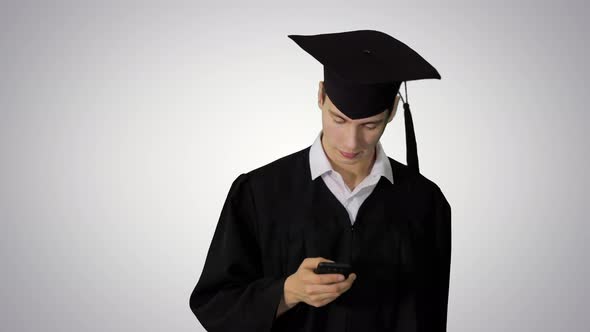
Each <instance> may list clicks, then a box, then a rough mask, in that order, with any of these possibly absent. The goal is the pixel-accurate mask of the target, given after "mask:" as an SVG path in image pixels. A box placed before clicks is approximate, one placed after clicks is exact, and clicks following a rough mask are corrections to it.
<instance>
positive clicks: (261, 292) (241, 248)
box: [190, 174, 285, 332]
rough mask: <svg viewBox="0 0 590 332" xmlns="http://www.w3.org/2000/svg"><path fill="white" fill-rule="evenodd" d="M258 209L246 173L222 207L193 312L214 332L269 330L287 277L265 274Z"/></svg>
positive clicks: (194, 295) (193, 296) (192, 304)
mask: <svg viewBox="0 0 590 332" xmlns="http://www.w3.org/2000/svg"><path fill="white" fill-rule="evenodd" d="M256 227H257V226H256V210H255V203H254V200H253V197H252V192H251V190H250V187H249V181H248V175H247V174H241V175H240V176H238V178H237V179H236V180H235V181H234V182H233V184H232V185H231V188H230V190H229V193H228V196H227V199H226V201H225V203H224V205H223V209H222V211H221V216H220V218H219V221H218V223H217V226H216V229H215V232H214V235H213V239H212V241H211V245H210V247H209V251H208V253H207V257H206V260H205V265H204V267H203V272H202V274H201V276H200V278H199V281H198V282H197V285H196V286H195V288H194V290H193V292H192V294H191V296H190V308H191V310H192V311H193V313H194V314H195V316H196V317H197V319H198V320H199V322H201V324H202V325H203V327H205V329H207V331H210V332H216V331H226V332H230V331H270V330H271V328H272V324H273V322H274V319H275V314H276V310H277V307H278V304H279V301H280V299H281V296H282V294H283V285H284V281H285V277H268V276H264V275H263V269H262V261H261V254H260V249H259V245H258V242H257V235H256Z"/></svg>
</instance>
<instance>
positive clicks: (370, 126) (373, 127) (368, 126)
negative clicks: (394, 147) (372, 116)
mask: <svg viewBox="0 0 590 332" xmlns="http://www.w3.org/2000/svg"><path fill="white" fill-rule="evenodd" d="M365 127H366V128H367V129H369V130H373V129H375V128H377V126H375V125H372V124H369V125H365Z"/></svg>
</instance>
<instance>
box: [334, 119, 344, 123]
mask: <svg viewBox="0 0 590 332" xmlns="http://www.w3.org/2000/svg"><path fill="white" fill-rule="evenodd" d="M333 119H334V122H336V123H344V120H343V119H340V118H333Z"/></svg>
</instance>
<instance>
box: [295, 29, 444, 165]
mask: <svg viewBox="0 0 590 332" xmlns="http://www.w3.org/2000/svg"><path fill="white" fill-rule="evenodd" d="M288 37H289V38H291V39H292V40H293V41H294V42H295V43H297V45H299V46H300V47H301V48H302V49H303V50H305V51H306V52H307V53H309V54H310V55H311V56H313V57H314V58H315V59H316V60H318V61H319V62H320V63H321V64H322V65H323V66H324V88H325V90H326V94H327V95H328V96H329V97H330V100H331V101H332V102H333V103H334V105H336V107H338V109H339V110H340V111H341V112H342V113H344V114H345V115H346V116H348V117H349V118H351V119H362V118H366V117H370V116H373V115H376V114H379V113H381V112H383V111H385V110H386V109H387V108H389V107H390V106H392V105H393V102H394V100H395V95H396V94H397V93H398V92H399V88H400V86H401V83H402V82H403V83H404V88H405V92H406V99H405V100H404V98H403V97H402V96H401V93H400V97H401V99H402V101H403V103H404V104H403V105H404V119H405V130H406V158H407V163H408V166H409V167H411V168H413V169H415V170H416V172H418V171H419V167H418V152H417V149H416V136H415V134H414V125H413V123H412V115H411V113H410V105H409V104H408V94H407V87H406V82H407V81H412V80H420V79H426V78H436V79H440V74H439V73H438V71H437V70H436V69H435V68H434V67H433V66H432V65H430V64H429V63H428V62H427V61H426V60H424V58H422V56H420V55H419V54H418V53H416V52H415V51H414V50H412V49H411V48H410V47H408V46H407V45H406V44H404V43H402V42H401V41H399V40H397V39H395V38H393V37H391V36H390V35H388V34H386V33H383V32H380V31H375V30H356V31H346V32H338V33H326V34H318V35H308V36H303V35H288Z"/></svg>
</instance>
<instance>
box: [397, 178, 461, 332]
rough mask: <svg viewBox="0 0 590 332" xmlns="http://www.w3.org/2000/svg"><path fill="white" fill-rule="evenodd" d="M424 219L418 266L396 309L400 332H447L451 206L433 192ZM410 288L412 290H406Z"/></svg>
mask: <svg viewBox="0 0 590 332" xmlns="http://www.w3.org/2000/svg"><path fill="white" fill-rule="evenodd" d="M431 202H432V205H431V209H430V211H429V213H428V217H427V218H426V220H425V222H426V228H427V234H428V236H427V237H426V241H425V242H423V243H420V244H419V249H417V250H418V252H419V256H420V257H421V259H420V263H419V264H417V265H416V271H415V273H412V274H411V276H412V277H411V278H413V279H414V280H412V281H411V282H410V283H409V284H406V286H407V287H409V289H407V290H406V291H407V292H405V293H404V296H403V297H402V299H401V302H400V307H399V313H398V314H399V316H398V317H399V319H398V321H397V329H396V330H399V331H418V332H446V331H447V313H448V310H447V309H448V299H449V281H450V272H451V206H450V205H449V202H448V201H447V199H446V198H445V196H444V195H443V193H442V192H441V191H440V189H439V188H436V191H435V192H434V195H433V199H432V200H431ZM409 285H411V286H409Z"/></svg>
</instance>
